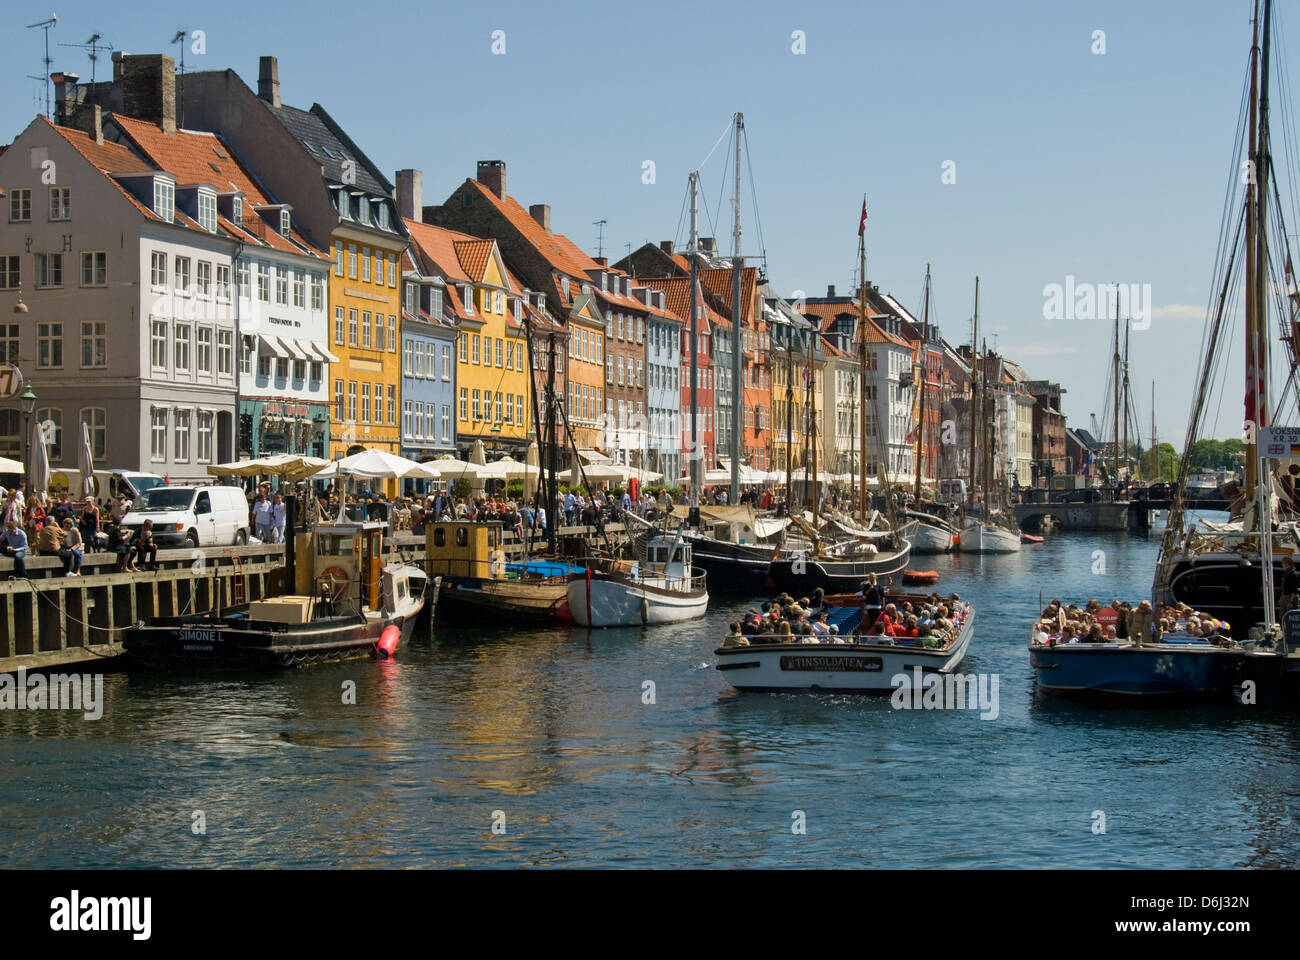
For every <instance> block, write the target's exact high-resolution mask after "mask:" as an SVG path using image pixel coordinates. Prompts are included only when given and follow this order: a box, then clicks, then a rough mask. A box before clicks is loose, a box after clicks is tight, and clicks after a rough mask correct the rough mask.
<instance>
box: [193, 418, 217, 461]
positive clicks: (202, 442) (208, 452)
mask: <svg viewBox="0 0 1300 960" xmlns="http://www.w3.org/2000/svg"><path fill="white" fill-rule="evenodd" d="M215 417H216V414H214V413H213V412H212V411H211V410H200V411H199V413H198V417H197V420H198V426H199V441H198V449H197V450H196V451H195V453H196V457H195V459H196V460H198V462H199V463H211V462H212V422H213V420H214V419H215Z"/></svg>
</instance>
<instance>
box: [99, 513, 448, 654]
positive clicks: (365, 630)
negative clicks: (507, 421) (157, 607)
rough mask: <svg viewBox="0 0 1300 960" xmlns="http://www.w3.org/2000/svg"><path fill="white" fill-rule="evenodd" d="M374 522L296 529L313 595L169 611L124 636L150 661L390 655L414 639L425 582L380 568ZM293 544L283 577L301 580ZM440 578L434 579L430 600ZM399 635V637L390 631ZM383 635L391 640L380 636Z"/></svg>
mask: <svg viewBox="0 0 1300 960" xmlns="http://www.w3.org/2000/svg"><path fill="white" fill-rule="evenodd" d="M383 530H384V524H380V523H338V524H322V525H319V526H317V527H316V528H315V530H314V531H312V532H311V533H310V534H306V533H300V534H299V535H298V539H299V540H300V541H301V542H302V543H303V545H304V547H305V552H306V556H307V562H306V564H305V569H304V570H303V571H302V572H303V573H304V574H309V575H310V580H309V581H306V582H307V583H309V584H310V585H311V586H312V587H314V588H315V589H316V593H314V594H312V593H286V594H282V595H278V596H270V597H264V598H262V599H261V600H255V601H252V602H251V603H246V604H240V605H238V606H234V607H227V608H225V609H224V610H217V611H213V612H210V613H206V614H192V615H188V616H180V617H165V618H161V619H158V620H155V621H154V622H153V623H151V624H149V625H147V626H139V627H132V628H129V629H127V630H126V631H125V632H124V635H123V639H122V646H123V648H124V649H125V650H126V653H127V655H128V656H129V657H131V659H133V660H134V661H136V662H137V663H140V664H143V665H145V666H150V667H184V668H199V669H212V668H250V667H254V668H256V667H294V666H300V665H303V664H308V663H319V662H326V661H338V660H351V659H357V658H362V657H372V656H376V655H383V656H388V655H391V653H392V651H393V649H394V648H395V647H396V646H397V644H399V643H402V642H405V641H406V640H409V639H410V636H411V633H412V631H413V630H414V628H415V620H416V617H417V616H419V614H420V611H421V610H422V609H423V608H424V605H425V600H426V593H427V592H429V591H428V586H429V581H428V577H427V576H426V574H425V572H424V571H423V570H421V569H420V568H419V567H413V566H409V565H407V564H400V563H390V564H387V565H384V566H381V564H382V557H383ZM296 553H297V551H296V550H290V551H288V552H287V554H288V555H287V556H286V561H285V568H284V570H285V573H284V582H285V583H286V584H287V585H289V587H290V588H291V589H293V588H299V587H301V586H303V585H304V581H301V580H299V579H298V577H297V574H298V569H297V557H296ZM438 586H439V582H438V580H436V579H435V580H434V581H433V584H432V591H431V592H432V602H436V600H437V592H438ZM394 632H396V636H394ZM386 634H387V637H385V635H386Z"/></svg>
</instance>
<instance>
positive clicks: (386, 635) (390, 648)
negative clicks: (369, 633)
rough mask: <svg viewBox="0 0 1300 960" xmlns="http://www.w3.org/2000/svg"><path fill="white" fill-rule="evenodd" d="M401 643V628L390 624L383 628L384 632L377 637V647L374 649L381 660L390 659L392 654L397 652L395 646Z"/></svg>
mask: <svg viewBox="0 0 1300 960" xmlns="http://www.w3.org/2000/svg"><path fill="white" fill-rule="evenodd" d="M401 642H402V628H401V627H399V626H398V625H397V624H395V623H394V624H390V625H389V626H387V627H385V628H384V632H383V633H381V634H380V635H379V646H378V647H377V648H376V649H377V651H378V653H379V658H380V659H381V660H390V659H392V656H393V653H394V652H395V651H396V650H397V645H398V644H399V643H401Z"/></svg>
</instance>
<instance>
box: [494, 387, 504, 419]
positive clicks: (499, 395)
mask: <svg viewBox="0 0 1300 960" xmlns="http://www.w3.org/2000/svg"><path fill="white" fill-rule="evenodd" d="M502 412H503V411H502V407H501V391H500V390H498V391H497V416H496V419H495V420H494V421H493V422H494V423H500V422H501V414H502Z"/></svg>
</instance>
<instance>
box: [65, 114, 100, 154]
mask: <svg viewBox="0 0 1300 960" xmlns="http://www.w3.org/2000/svg"><path fill="white" fill-rule="evenodd" d="M68 126H70V127H73V128H75V129H77V130H80V131H81V132H82V133H88V134H90V135H91V136H92V137H94V138H95V143H97V144H99V145H100V146H101V147H102V146H103V145H104V117H103V114H102V112H101V111H100V109H99V104H97V103H90V104H86V105H85V106H83V107H82V108H81V109H80V110H78V111H77V112H76V113H75V114H74V115H73V117H72V121H71V123H69V124H68Z"/></svg>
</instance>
